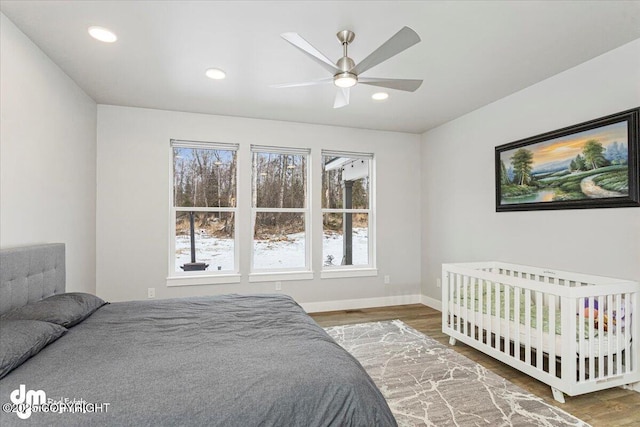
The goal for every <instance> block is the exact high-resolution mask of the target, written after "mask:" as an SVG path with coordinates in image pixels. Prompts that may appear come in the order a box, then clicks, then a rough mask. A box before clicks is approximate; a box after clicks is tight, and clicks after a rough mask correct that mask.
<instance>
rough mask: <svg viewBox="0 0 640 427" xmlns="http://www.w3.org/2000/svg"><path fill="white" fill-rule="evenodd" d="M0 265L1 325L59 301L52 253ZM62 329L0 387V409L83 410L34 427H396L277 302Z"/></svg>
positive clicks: (124, 308)
mask: <svg viewBox="0 0 640 427" xmlns="http://www.w3.org/2000/svg"><path fill="white" fill-rule="evenodd" d="M1 262H2V264H1V265H2V268H1V279H2V281H1V289H0V312H1V313H2V318H6V316H7V314H8V313H14V312H16V310H18V311H19V310H20V309H21V308H24V307H30V306H32V305H33V304H35V303H38V302H40V303H42V302H43V301H47V300H46V299H44V298H46V297H49V296H51V295H59V294H63V293H64V245H61V244H54V245H42V246H34V247H28V248H19V249H13V250H3V251H2V253H1ZM43 299H44V300H43ZM41 300H42V301H41ZM6 322H9V320H7V321H6ZM14 322H15V320H14ZM66 329H67V331H66V332H65V333H64V334H63V335H62V336H60V337H59V338H57V339H56V340H54V341H53V342H51V343H50V344H48V345H46V346H45V347H44V348H42V349H41V350H40V351H39V352H38V353H37V354H36V355H34V356H33V357H31V358H30V359H28V360H27V361H25V362H24V363H22V364H21V365H20V366H18V367H17V368H15V369H13V370H12V371H11V372H9V373H8V374H7V375H6V376H5V377H4V378H3V379H1V380H0V397H1V398H2V399H1V400H2V403H3V404H4V403H5V402H10V400H9V397H10V395H11V394H12V393H14V395H13V396H14V397H15V396H18V397H20V396H23V397H24V396H25V393H28V392H29V391H32V394H31V398H32V400H33V397H34V396H36V395H35V394H34V393H36V392H37V391H38V390H42V391H43V392H45V393H46V398H47V399H52V402H60V401H62V402H64V401H66V402H67V403H69V402H74V401H75V402H76V403H75V404H76V407H77V408H82V407H83V405H84V408H85V409H87V408H88V409H90V411H88V412H86V413H78V412H77V411H75V412H74V413H70V412H68V411H67V410H65V411H64V412H63V413H59V412H62V410H59V411H58V412H57V413H51V412H47V413H44V412H41V411H40V412H36V411H32V412H31V413H30V414H28V415H29V416H28V417H27V418H28V419H29V420H31V421H33V422H35V423H37V424H46V425H65V426H68V425H136V426H143V425H210V426H255V425H260V426H269V425H278V426H281V425H287V426H324V425H327V426H328V425H341V426H343V425H344V426H395V425H396V422H395V420H394V418H393V416H392V414H391V412H390V410H389V407H388V406H387V404H386V401H385V400H384V398H383V396H382V395H381V393H380V391H379V390H378V389H377V388H376V386H375V384H374V383H373V381H372V380H371V378H370V377H369V376H368V375H367V374H366V372H365V371H364V369H363V368H362V366H361V365H360V364H359V363H358V362H357V361H356V360H355V359H354V358H353V357H352V356H351V355H350V354H348V353H347V352H346V351H345V350H344V349H342V348H341V347H340V346H339V345H338V344H336V343H335V342H334V341H333V340H332V339H331V338H330V337H329V336H328V335H327V334H326V333H325V332H324V330H323V329H322V328H320V327H319V326H318V325H317V324H316V323H315V322H314V321H313V320H312V319H311V318H310V317H309V316H308V315H307V314H306V313H305V312H304V311H303V310H302V309H301V308H300V307H299V306H298V304H296V302H295V301H294V300H293V299H292V298H290V297H288V296H283V295H222V296H215V297H196V298H181V299H167V300H148V301H131V302H118V303H112V304H105V305H102V306H101V307H99V308H97V309H96V310H95V312H93V314H91V315H90V316H89V317H87V318H86V319H84V320H82V321H81V322H80V323H78V324H76V325H74V326H70V327H68V328H66ZM21 385H23V390H22V391H20V387H21ZM16 390H17V391H16ZM27 397H28V396H27ZM23 400H24V399H23ZM26 400H28V399H26ZM77 402H79V403H77ZM83 402H84V403H83ZM90 405H93V406H90ZM60 406H64V405H60ZM69 407H71V406H69ZM6 409H9V410H13V411H16V410H20V409H25V408H24V407H22V408H20V407H16V405H14V407H6V406H3V412H2V413H1V414H0V417H1V420H0V424H2V425H3V426H7V425H14V424H15V425H22V424H24V421H23V419H21V418H25V415H27V414H26V413H24V411H23V412H22V413H21V414H18V413H15V412H13V413H12V412H11V411H9V412H6ZM54 409H60V408H59V407H54ZM18 415H20V416H18Z"/></svg>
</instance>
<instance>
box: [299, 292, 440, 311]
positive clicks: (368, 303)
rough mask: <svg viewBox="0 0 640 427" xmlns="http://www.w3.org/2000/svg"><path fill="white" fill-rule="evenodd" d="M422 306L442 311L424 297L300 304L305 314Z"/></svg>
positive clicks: (433, 300) (395, 296)
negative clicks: (408, 305) (395, 306)
mask: <svg viewBox="0 0 640 427" xmlns="http://www.w3.org/2000/svg"><path fill="white" fill-rule="evenodd" d="M406 304H424V305H426V306H427V307H431V308H433V309H435V310H438V311H442V303H441V302H440V301H439V300H437V299H434V298H431V297H428V296H426V295H394V296H388V297H377V298H359V299H344V300H335V301H320V302H303V303H300V305H301V306H302V308H304V310H305V311H306V312H307V313H322V312H324V311H336V310H357V309H361V308H373V307H388V306H391V305H406Z"/></svg>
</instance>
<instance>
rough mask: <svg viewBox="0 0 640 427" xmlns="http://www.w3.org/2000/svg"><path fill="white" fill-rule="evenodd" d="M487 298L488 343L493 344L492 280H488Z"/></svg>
mask: <svg viewBox="0 0 640 427" xmlns="http://www.w3.org/2000/svg"><path fill="white" fill-rule="evenodd" d="M486 285H487V300H486V301H485V304H486V305H485V310H486V311H485V313H486V315H487V322H488V324H487V337H486V340H487V342H486V344H487V345H488V346H491V332H492V331H493V317H491V288H492V286H491V282H489V281H487V283H486Z"/></svg>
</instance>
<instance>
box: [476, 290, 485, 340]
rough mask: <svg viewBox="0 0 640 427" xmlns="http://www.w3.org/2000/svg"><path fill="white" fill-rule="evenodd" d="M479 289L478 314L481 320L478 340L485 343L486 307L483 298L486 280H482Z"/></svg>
mask: <svg viewBox="0 0 640 427" xmlns="http://www.w3.org/2000/svg"><path fill="white" fill-rule="evenodd" d="M479 286H480V287H479V289H478V314H479V316H480V319H479V321H478V339H479V340H480V342H481V343H484V342H485V341H484V333H483V331H484V314H483V311H484V305H483V300H482V297H483V295H484V280H483V279H480V283H479Z"/></svg>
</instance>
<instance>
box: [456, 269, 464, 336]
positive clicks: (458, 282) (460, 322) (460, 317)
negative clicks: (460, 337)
mask: <svg viewBox="0 0 640 427" xmlns="http://www.w3.org/2000/svg"><path fill="white" fill-rule="evenodd" d="M461 281H462V278H461V277H460V274H459V273H458V274H456V297H457V304H456V305H457V308H458V310H457V312H458V328H457V329H458V332H462V329H461V328H462V304H463V301H464V297H463V296H462V294H461V293H460V282H461Z"/></svg>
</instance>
